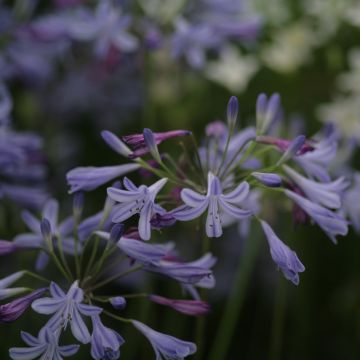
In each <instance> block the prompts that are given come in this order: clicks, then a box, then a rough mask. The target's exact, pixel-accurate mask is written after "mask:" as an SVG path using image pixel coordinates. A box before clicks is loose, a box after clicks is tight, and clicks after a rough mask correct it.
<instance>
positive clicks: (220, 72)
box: [205, 46, 259, 93]
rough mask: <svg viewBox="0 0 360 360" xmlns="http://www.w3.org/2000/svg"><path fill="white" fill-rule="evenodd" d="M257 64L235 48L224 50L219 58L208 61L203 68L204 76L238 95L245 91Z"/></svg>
mask: <svg viewBox="0 0 360 360" xmlns="http://www.w3.org/2000/svg"><path fill="white" fill-rule="evenodd" d="M258 69H259V63H258V61H257V59H256V58H255V57H254V56H251V55H243V54H241V52H240V51H239V50H237V49H236V48H235V47H231V46H229V47H227V48H225V49H224V50H223V51H222V52H221V54H220V58H219V59H218V60H215V61H209V62H208V64H207V66H206V68H205V76H206V77H207V78H208V79H210V80H212V81H214V82H216V83H218V84H220V85H222V86H224V87H226V88H227V89H228V90H230V91H233V92H236V93H239V92H241V91H243V90H245V89H246V87H247V85H248V83H249V81H250V79H251V78H252V77H253V75H254V74H255V73H256V72H257V71H258Z"/></svg>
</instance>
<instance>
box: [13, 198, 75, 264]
mask: <svg viewBox="0 0 360 360" xmlns="http://www.w3.org/2000/svg"><path fill="white" fill-rule="evenodd" d="M58 213H59V204H58V202H57V201H56V200H54V199H50V200H48V201H47V202H46V204H45V205H44V208H43V210H42V214H41V219H46V220H47V221H48V222H49V225H50V231H51V236H52V237H54V238H56V237H59V238H60V239H61V242H62V246H63V250H64V251H65V252H66V253H68V254H74V251H75V247H74V239H73V237H72V232H73V228H74V220H73V218H72V217H68V218H66V219H65V220H63V221H62V222H61V223H60V224H58ZM21 216H22V219H23V221H24V222H25V224H26V225H27V227H28V228H29V229H30V230H31V233H24V234H20V235H17V236H15V238H14V243H15V244H16V246H19V247H22V248H25V249H38V248H40V249H41V248H44V249H46V243H45V241H44V238H43V234H42V232H41V221H40V220H39V219H37V218H36V217H35V216H34V215H33V214H32V213H30V212H29V211H27V210H25V211H23V212H22V213H21ZM56 243H57V242H56V241H55V246H57V244H56ZM48 260H49V256H48V255H47V254H46V252H45V250H42V251H41V252H40V253H39V255H38V258H37V262H36V268H37V270H43V269H44V268H45V266H46V265H47V263H48Z"/></svg>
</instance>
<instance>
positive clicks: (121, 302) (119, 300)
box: [109, 296, 126, 310]
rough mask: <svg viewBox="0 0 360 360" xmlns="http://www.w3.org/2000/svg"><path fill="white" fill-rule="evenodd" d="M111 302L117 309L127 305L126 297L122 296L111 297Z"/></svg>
mask: <svg viewBox="0 0 360 360" xmlns="http://www.w3.org/2000/svg"><path fill="white" fill-rule="evenodd" d="M109 301H110V304H111V305H112V307H113V308H114V309H116V310H124V309H125V307H126V299H125V298H124V297H122V296H114V297H112V298H110V299H109Z"/></svg>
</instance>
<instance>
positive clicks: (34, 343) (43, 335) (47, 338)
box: [9, 327, 79, 360]
mask: <svg viewBox="0 0 360 360" xmlns="http://www.w3.org/2000/svg"><path fill="white" fill-rule="evenodd" d="M21 338H22V339H23V341H24V342H25V343H26V345H28V346H29V348H22V347H20V348H11V349H10V350H9V355H10V357H11V359H13V360H25V359H26V360H33V359H39V358H41V359H59V360H60V359H62V356H64V357H69V356H72V355H74V354H76V353H77V351H78V350H79V345H64V346H59V344H58V341H59V333H53V332H52V331H51V329H48V328H45V327H44V328H42V329H41V330H40V333H39V336H38V338H35V337H34V336H32V335H30V334H29V333H27V332H25V331H22V332H21ZM41 355H42V356H41Z"/></svg>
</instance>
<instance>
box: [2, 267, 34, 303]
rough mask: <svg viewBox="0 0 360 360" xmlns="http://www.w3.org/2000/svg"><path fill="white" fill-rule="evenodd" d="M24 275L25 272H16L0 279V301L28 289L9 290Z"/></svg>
mask: <svg viewBox="0 0 360 360" xmlns="http://www.w3.org/2000/svg"><path fill="white" fill-rule="evenodd" d="M24 275H25V271H17V272H15V273H14V274H11V275H9V276H6V277H5V278H3V279H0V300H3V299H7V298H9V297H12V296H16V295H18V294H21V293H23V292H25V291H27V290H28V289H27V288H25V287H16V288H9V286H11V285H12V284H13V283H14V282H16V281H18V280H19V279H21V278H22V277H23V276H24Z"/></svg>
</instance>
